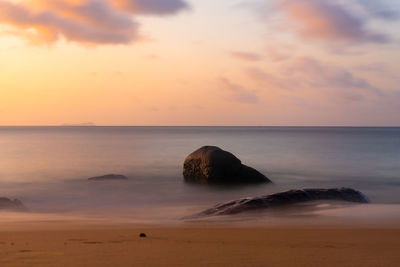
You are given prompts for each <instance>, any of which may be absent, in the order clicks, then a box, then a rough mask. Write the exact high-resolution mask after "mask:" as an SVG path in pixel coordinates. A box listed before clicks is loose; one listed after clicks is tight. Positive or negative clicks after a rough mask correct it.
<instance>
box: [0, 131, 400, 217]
mask: <svg viewBox="0 0 400 267" xmlns="http://www.w3.org/2000/svg"><path fill="white" fill-rule="evenodd" d="M203 145H215V146H219V147H221V148H222V149H224V150H228V151H230V152H232V153H233V154H235V155H236V156H237V157H238V158H240V159H241V160H242V162H243V163H245V164H246V165H249V166H252V167H254V168H256V169H258V170H259V171H261V172H262V173H264V174H265V175H266V176H268V177H269V178H270V179H271V180H272V181H273V182H274V185H256V186H254V185H253V186H235V187H228V188H226V187H220V186H218V187H215V186H204V185H200V186H194V185H188V184H185V183H184V182H183V177H182V165H183V161H184V159H185V157H186V156H187V155H188V154H189V153H191V152H192V151H194V150H196V149H197V148H199V147H201V146H203ZM110 173H115V174H124V175H126V176H128V177H129V178H130V180H129V181H126V182H111V183H110V182H106V183H96V182H88V181H87V178H88V177H93V176H99V175H104V174H110ZM344 186H345V187H352V188H355V189H358V190H360V191H362V192H364V193H365V194H366V195H367V196H368V197H369V198H370V199H371V201H372V202H373V203H374V204H375V205H374V207H382V210H383V209H384V208H387V207H389V206H391V207H396V209H395V210H394V211H393V210H392V211H390V212H391V213H393V212H397V211H399V209H398V207H400V128H356V127H0V197H10V198H18V199H20V200H22V201H23V202H24V203H25V205H26V206H27V207H28V208H29V209H30V210H31V212H32V213H38V214H39V213H40V214H52V213H57V214H74V213H79V214H85V215H88V216H102V217H107V216H111V215H110V214H113V216H114V217H118V218H127V220H128V219H143V220H151V219H156V220H162V219H167V218H168V219H174V218H175V219H177V218H180V216H184V215H187V214H190V213H193V212H197V211H199V210H201V209H202V208H204V207H210V206H212V205H214V204H216V203H218V202H221V201H227V200H231V199H237V198H240V197H246V196H258V195H265V194H270V193H274V192H278V191H282V190H287V189H297V188H309V187H318V188H319V187H321V188H330V187H344ZM399 216H400V214H399Z"/></svg>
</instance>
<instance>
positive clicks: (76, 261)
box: [0, 225, 400, 266]
mask: <svg viewBox="0 0 400 267" xmlns="http://www.w3.org/2000/svg"><path fill="white" fill-rule="evenodd" d="M28 226H29V225H27V228H26V229H29V227H28ZM58 226H60V225H58ZM142 232H143V233H146V234H147V238H140V237H139V234H140V233H142ZM399 251H400V228H377V227H374V228H355V227H334V228H332V227H322V226H321V227H318V228H315V227H314V228H312V227H259V226H257V227H238V226H229V225H218V226H215V225H213V226H207V225H194V226H191V225H189V226H173V227H172V226H126V227H125V226H124V227H121V226H104V227H101V226H99V225H97V226H95V227H86V226H83V227H77V226H74V227H69V226H68V225H65V226H64V227H59V229H52V230H46V229H45V227H44V228H41V229H39V228H38V229H36V230H21V229H19V230H10V231H4V230H3V231H2V232H0V266H399V265H400V254H399V253H398V252H399Z"/></svg>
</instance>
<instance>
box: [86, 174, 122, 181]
mask: <svg viewBox="0 0 400 267" xmlns="http://www.w3.org/2000/svg"><path fill="white" fill-rule="evenodd" d="M88 180H89V181H98V182H99V181H100V182H101V181H121V180H128V177H126V176H124V175H121V174H107V175H103V176H96V177H92V178H88Z"/></svg>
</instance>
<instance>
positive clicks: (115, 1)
mask: <svg viewBox="0 0 400 267" xmlns="http://www.w3.org/2000/svg"><path fill="white" fill-rule="evenodd" d="M144 2H145V1H144V0H130V1H128V0H89V1H85V0H27V1H21V2H11V1H5V0H0V24H3V25H6V26H9V27H11V28H12V31H10V32H12V33H14V34H15V35H19V36H23V37H25V38H27V39H29V40H30V41H32V42H41V43H52V42H55V41H57V40H59V39H60V38H65V39H66V40H68V41H74V42H78V43H88V44H127V43H131V42H132V41H135V40H138V39H139V37H140V34H139V26H140V25H139V23H137V22H136V21H135V19H134V18H133V16H134V15H148V14H151V15H162V16H164V15H169V14H170V15H172V14H175V13H176V12H178V11H180V10H182V9H185V8H187V4H186V3H185V2H183V1H181V0H163V4H160V5H156V4H157V2H158V1H155V0H152V1H147V2H146V3H144ZM125 5H127V6H126V7H125Z"/></svg>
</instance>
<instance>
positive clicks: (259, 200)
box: [190, 188, 369, 218]
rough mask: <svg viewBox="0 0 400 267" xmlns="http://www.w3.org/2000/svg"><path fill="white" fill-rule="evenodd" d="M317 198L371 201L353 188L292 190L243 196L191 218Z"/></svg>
mask: <svg viewBox="0 0 400 267" xmlns="http://www.w3.org/2000/svg"><path fill="white" fill-rule="evenodd" d="M315 200H341V201H348V202H356V203H369V200H368V198H367V197H366V196H365V195H364V194H363V193H361V192H360V191H357V190H354V189H351V188H334V189H303V190H290V191H286V192H282V193H277V194H273V195H266V196H262V197H252V198H250V197H249V198H242V199H239V200H234V201H230V202H226V203H221V204H218V205H216V206H214V207H213V208H211V209H208V210H205V211H203V212H201V213H198V214H196V215H193V216H191V217H190V218H199V217H205V216H216V215H231V214H237V213H241V212H246V211H252V210H258V209H268V208H279V207H283V206H287V205H293V204H297V203H302V202H307V201H315Z"/></svg>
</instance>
